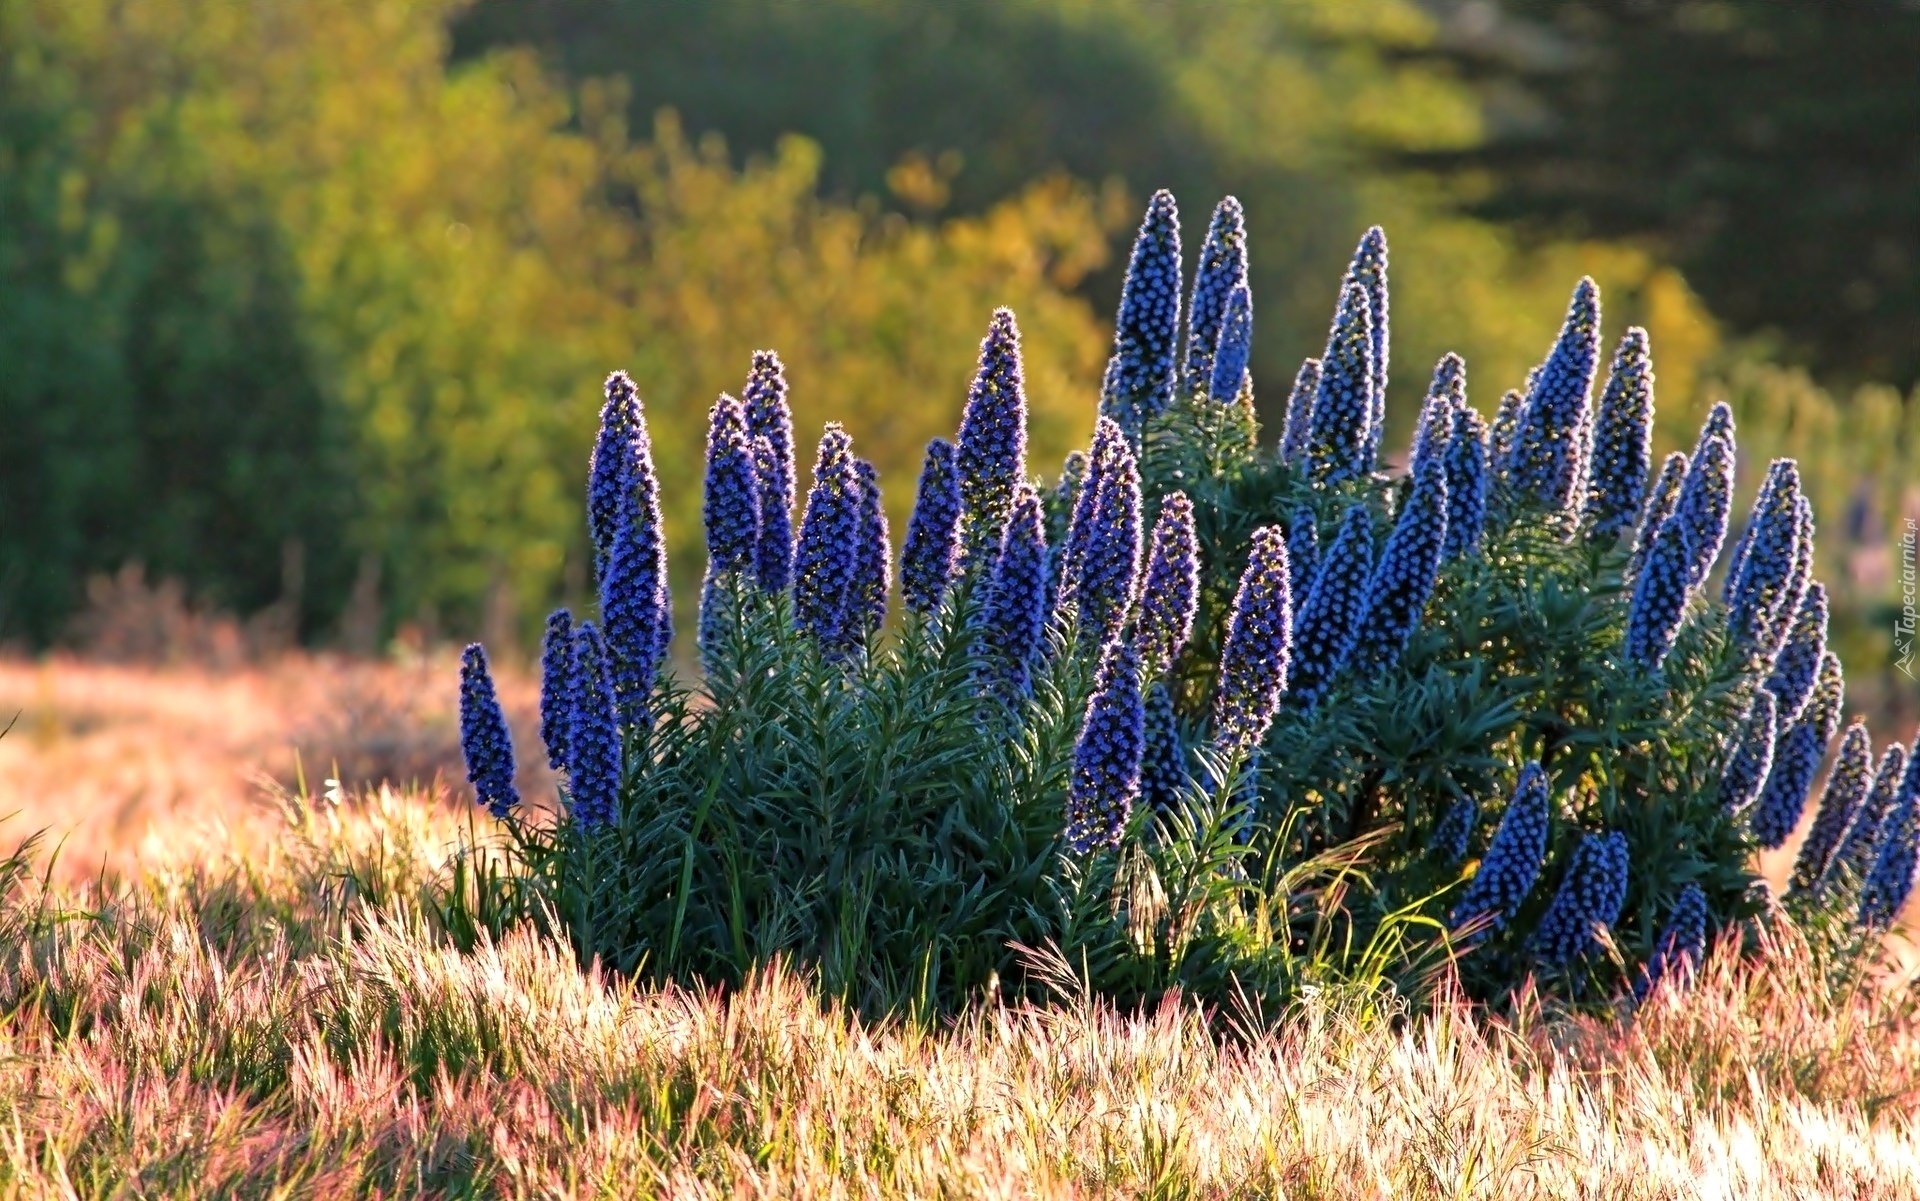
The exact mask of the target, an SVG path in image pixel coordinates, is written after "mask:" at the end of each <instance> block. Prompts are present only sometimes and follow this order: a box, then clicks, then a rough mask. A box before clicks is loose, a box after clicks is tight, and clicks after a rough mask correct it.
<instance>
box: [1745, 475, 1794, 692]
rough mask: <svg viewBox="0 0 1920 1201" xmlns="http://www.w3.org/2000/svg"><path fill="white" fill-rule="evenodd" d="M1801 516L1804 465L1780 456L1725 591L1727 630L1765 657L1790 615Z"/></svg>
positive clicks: (1753, 652)
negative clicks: (1735, 569)
mask: <svg viewBox="0 0 1920 1201" xmlns="http://www.w3.org/2000/svg"><path fill="white" fill-rule="evenodd" d="M1802 517H1803V515H1802V513H1801V508H1800V469H1799V465H1798V464H1796V463H1795V462H1794V461H1793V460H1792V459H1775V460H1774V461H1773V464H1772V466H1771V467H1769V468H1768V470H1767V478H1766V482H1765V483H1763V484H1762V485H1761V486H1760V495H1759V496H1757V497H1756V498H1755V499H1754V502H1753V515H1752V517H1751V518H1749V519H1748V520H1749V525H1750V526H1751V533H1750V534H1749V536H1748V537H1747V539H1746V555H1745V557H1744V558H1742V560H1741V562H1740V569H1739V573H1738V574H1737V575H1736V576H1734V577H1733V578H1732V580H1731V582H1730V583H1729V585H1728V588H1727V593H1726V595H1727V630H1728V633H1729V634H1731V635H1732V637H1733V641H1734V643H1735V645H1737V646H1739V647H1740V648H1742V649H1743V650H1745V651H1746V652H1748V653H1749V654H1750V655H1752V656H1754V657H1756V658H1759V659H1762V660H1763V661H1764V660H1766V659H1767V657H1768V653H1769V650H1770V648H1771V647H1772V646H1773V645H1774V634H1775V632H1776V626H1785V625H1786V623H1787V622H1788V621H1790V620H1791V616H1792V610H1789V609H1787V608H1786V604H1787V601H1788V598H1789V597H1790V596H1792V594H1793V584H1794V579H1793V577H1794V571H1795V565H1796V560H1797V558H1798V556H1799V554H1800V537H1801V521H1802ZM1782 610H1785V613H1784V614H1783V613H1782Z"/></svg>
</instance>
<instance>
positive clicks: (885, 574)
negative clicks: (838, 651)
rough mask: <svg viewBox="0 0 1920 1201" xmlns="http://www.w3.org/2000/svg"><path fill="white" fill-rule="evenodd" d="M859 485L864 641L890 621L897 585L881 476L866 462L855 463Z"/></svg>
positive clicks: (857, 577) (852, 599)
mask: <svg viewBox="0 0 1920 1201" xmlns="http://www.w3.org/2000/svg"><path fill="white" fill-rule="evenodd" d="M853 477H854V482H855V483H856V485H857V486H858V491H857V493H856V494H855V503H856V505H857V506H858V508H859V515H860V522H859V527H858V528H859V539H860V545H859V548H858V552H857V558H856V560H855V563H854V572H853V592H852V594H851V595H849V596H848V598H847V599H848V602H849V603H850V604H851V605H852V617H853V625H854V628H855V629H856V630H858V631H859V634H860V640H861V641H863V642H864V641H866V639H868V638H870V637H872V636H873V635H874V634H875V633H876V632H878V631H879V629H880V627H881V626H883V625H885V624H886V622H887V592H888V590H889V589H890V588H892V586H893V578H892V577H893V541H892V539H891V538H890V537H889V535H888V530H887V511H886V510H885V509H884V508H882V507H881V504H880V500H881V498H880V475H879V473H878V472H876V471H875V470H874V468H873V464H872V463H869V462H867V461H866V460H865V459H855V460H854V461H853Z"/></svg>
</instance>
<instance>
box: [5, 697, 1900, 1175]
mask: <svg viewBox="0 0 1920 1201" xmlns="http://www.w3.org/2000/svg"><path fill="white" fill-rule="evenodd" d="M435 672H437V673H438V674H437V675H436V674H433V673H435ZM416 673H417V674H416ZM448 678H449V676H448V675H447V674H446V673H445V671H444V670H442V669H440V668H438V667H436V666H435V665H433V664H421V665H416V666H411V667H408V666H401V667H395V666H385V667H354V666H350V665H347V664H342V663H333V662H321V661H289V662H288V663H286V664H283V665H281V666H280V667H278V668H271V669H263V670H258V671H253V672H244V673H235V674H232V675H229V676H221V677H215V676H211V675H206V674H203V673H197V672H195V671H193V670H190V669H180V670H170V671H166V672H153V671H140V670H136V669H130V668H109V667H101V666H95V665H87V664H81V663H77V662H72V661H49V662H46V663H41V664H22V663H12V664H8V665H7V666H6V667H5V668H4V670H3V671H0V705H4V706H5V708H7V709H8V710H10V711H11V710H14V709H20V710H22V716H21V718H20V721H19V723H18V725H17V726H16V728H15V730H14V731H13V733H12V734H10V735H9V736H8V737H7V738H5V739H4V740H0V807H3V808H4V809H5V810H8V811H11V810H21V812H20V813H18V814H17V815H16V816H15V817H13V818H12V819H11V820H10V821H8V822H7V823H6V826H5V827H0V833H6V834H8V835H10V840H9V841H7V845H8V846H11V845H12V843H13V842H17V841H18V840H19V839H21V838H23V837H25V836H26V835H27V834H29V833H31V832H32V831H33V830H35V829H38V828H40V827H43V826H45V827H49V828H50V832H49V838H50V839H51V838H54V837H57V836H60V835H65V836H66V839H67V844H66V848H65V849H63V850H62V852H61V856H60V859H59V865H58V866H57V867H56V870H55V871H54V872H53V875H52V878H51V881H50V883H49V884H48V885H47V886H46V887H43V886H42V878H43V877H44V876H45V875H46V869H47V857H46V851H47V849H48V846H49V844H48V843H43V844H42V845H41V846H40V847H39V848H37V849H34V850H33V851H31V853H30V854H28V855H25V856H16V858H15V859H14V860H13V861H12V864H11V867H10V870H9V872H8V875H7V892H6V897H5V901H4V907H3V908H0V1011H4V1013H5V1014H6V1015H7V1017H6V1019H5V1021H4V1022H3V1023H0V1042H3V1043H4V1046H0V1191H3V1192H4V1193H5V1194H6V1195H18V1196H50V1197H53V1196H58V1197H68V1196H81V1197H94V1196H101V1197H107V1196H115V1197H118V1196H128V1197H176V1196H177V1197H201V1196H259V1197H291V1196H300V1197H308V1196H314V1197H333V1196H343V1197H344V1196H355V1197H358V1196H420V1195H432V1196H443V1195H453V1196H467V1195H485V1196H530V1197H537V1196H573V1195H588V1196H608V1197H617V1196H635V1195H639V1196H649V1195H663V1196H714V1197H723V1196H767V1197H776V1196H795V1195H801V1196H852V1197H861V1196H919V1197H973V1196H1006V1197H1033V1196H1039V1197H1052V1196H1058V1197H1097V1196H1127V1197H1132V1196H1152V1197H1187V1196H1195V1197H1239V1196H1245V1197H1267V1196H1287V1197H1535V1196H1537V1197H1554V1198H1560V1197H1607V1198H1614V1197H1695V1196H1705V1197H1782V1198H1786V1197H1793V1198H1800V1197H1829V1196H1831V1197H1858V1198H1890V1197H1902V1196H1916V1195H1920V1118H1916V1116H1915V1115H1916V1114H1920V1019H1917V1018H1916V1012H1915V1010H1916V1006H1915V993H1914V990H1913V989H1912V988H1911V987H1907V986H1903V987H1898V988H1888V987H1885V986H1884V985H1877V986H1875V987H1871V988H1863V989H1861V990H1859V991H1857V992H1855V993H1852V994H1849V995H1846V996H1840V997H1833V996H1830V995H1828V993H1827V991H1826V989H1825V986H1824V985H1823V983H1822V982H1821V981H1819V980H1818V979H1817V978H1816V977H1815V975H1814V974H1813V971H1812V969H1811V967H1810V961H1809V954H1808V952H1807V950H1806V948H1805V947H1804V946H1801V945H1799V944H1798V943H1797V942H1796V940H1795V939H1794V937H1793V935H1792V934H1791V933H1790V932H1789V933H1786V934H1783V935H1781V936H1780V937H1779V939H1777V940H1776V942H1775V943H1773V944H1771V945H1769V946H1766V947H1763V948H1762V949H1761V951H1760V953H1759V955H1758V956H1757V957H1751V956H1750V957H1749V958H1747V959H1745V960H1743V959H1741V958H1740V957H1739V956H1737V955H1736V954H1735V953H1734V948H1731V947H1722V948H1721V949H1720V950H1719V951H1718V952H1717V953H1716V955H1715V956H1714V957H1713V958H1712V959H1711V960H1710V962H1709V964H1708V966H1707V969H1706V971H1705V972H1704V974H1703V978H1702V979H1701V981H1700V982H1699V986H1698V987H1697V988H1696V989H1695V991H1694V992H1693V993H1692V994H1690V995H1689V996H1687V997H1685V998H1684V999H1682V998H1677V997H1662V998H1660V999H1657V1000H1656V1001H1655V1002H1654V1003H1653V1004H1651V1005H1649V1006H1648V1007H1646V1008H1645V1009H1643V1010H1641V1011H1640V1012H1639V1013H1638V1014H1636V1015H1631V1016H1629V1015H1626V1014H1624V1013H1622V1014H1621V1015H1619V1016H1618V1017H1617V1018H1616V1019H1614V1020H1600V1019H1595V1018H1573V1017H1568V1016H1565V1015H1560V1014H1555V1013H1553V1012H1546V1011H1542V1010H1541V1009H1540V1008H1538V1007H1531V1006H1528V1005H1525V1004H1522V1005H1520V1006H1519V1007H1518V1008H1517V1010H1516V1011H1515V1012H1514V1013H1513V1014H1510V1015H1508V1016H1507V1017H1506V1018H1504V1019H1502V1020H1498V1021H1493V1020H1489V1019H1488V1018H1487V1017H1486V1015H1484V1014H1481V1013H1476V1012H1470V1011H1469V1010H1468V1009H1467V1008H1466V1007H1465V1006H1463V1005H1460V1004H1457V1003H1454V1002H1450V1001H1447V1000H1444V999H1443V1000H1441V1001H1438V1002H1435V1003H1433V1004H1432V1005H1430V1006H1428V1005H1423V1006H1418V1007H1411V1008H1410V1007H1407V1006H1404V1005H1400V1004H1396V1003H1393V1002H1391V1001H1387V1002H1383V1001H1382V1000H1381V999H1379V998H1377V997H1353V996H1333V995H1323V996H1316V997H1313V998H1310V999H1309V1000H1307V1001H1305V1002H1303V1003H1302V1004H1301V1005H1300V1006H1299V1007H1298V1008H1297V1009H1296V1010H1295V1011H1293V1012H1289V1013H1285V1014H1267V1015H1256V1014H1245V1013H1231V1012H1228V1013H1219V1012H1216V1013H1205V1014H1203V1013H1201V1012H1198V1011H1196V1010H1195V1009H1194V1008H1192V1007H1190V1006H1189V1007H1183V1006H1181V1005H1180V1004H1178V1003H1168V1004H1166V1005H1164V1006H1163V1007H1161V1008H1160V1009H1158V1010H1157V1011H1154V1012H1150V1013H1143V1014H1123V1013H1115V1012H1112V1011H1110V1010H1108V1009H1104V1008H1102V1007H1100V1006H1098V1005H1093V1004H1089V1003H1086V1002H1084V1001H1079V1000H1076V999H1074V998H1072V997H1064V998H1063V999H1062V1003H1061V1004H1060V1005H1059V1006H1057V1007H1055V1008H1053V1009H1049V1010H1045V1011H1038V1010H1031V1009H1025V1008H999V1007H989V1008H986V1009H983V1010H980V1011H976V1012H974V1013H973V1014H971V1015H969V1016H967V1017H965V1018H963V1019H961V1020H960V1021H959V1022H957V1023H955V1024H952V1025H944V1026H940V1027H937V1028H934V1029H920V1028H915V1027H912V1026H908V1025H904V1024H883V1025H873V1024H868V1023H863V1022H861V1021H859V1020H857V1019H855V1018H852V1017H850V1016H849V1015H847V1014H845V1013H844V1012H840V1011H838V1010H836V1009H834V1008H832V1007H823V1006H822V1005H821V1004H820V1003H819V1002H818V1001H817V1000H815V999H814V997H813V996H812V995H810V993H809V991H808V988H807V986H806V982H805V979H804V976H803V975H802V974H800V973H797V972H794V971H788V970H782V969H779V968H773V969H769V970H768V971H767V972H766V973H765V974H764V975H763V976H762V977H760V978H759V979H758V980H756V981H755V982H754V983H753V985H752V986H751V987H748V988H746V989H743V990H741V991H739V992H738V993H736V994H733V995H729V996H721V995H716V994H709V993H695V992H686V991H680V990H673V989H669V990H648V989H635V988H632V987H628V986H626V985H624V984H621V983H619V982H615V981H609V980H604V979H601V978H599V977H597V976H596V975H595V974H593V973H582V972H580V971H579V970H577V968H576V967H575V965H574V964H573V962H572V960H571V957H570V956H569V955H568V954H567V952H566V951H565V950H564V949H561V948H558V947H556V946H554V945H552V944H549V943H546V942H543V941H541V940H540V939H538V938H536V937H534V936H533V935H532V934H531V933H529V932H525V931H516V932H513V933H511V934H509V935H508V936H507V937H506V938H504V939H503V940H501V941H500V942H499V943H497V944H494V945H482V946H481V947H479V948H478V949H476V950H475V951H473V952H472V953H470V954H463V953H461V952H459V951H458V950H456V949H455V948H453V947H452V946H451V945H449V944H448V943H447V941H446V940H445V939H443V938H441V937H440V936H438V935H437V934H436V933H435V927H434V924H433V922H432V921H431V920H430V918H429V916H426V915H427V914H428V913H429V911H430V910H429V906H430V898H431V895H432V885H433V884H434V883H435V882H437V881H440V880H442V879H443V878H444V875H445V872H446V870H447V860H448V856H449V853H450V851H451V849H452V848H453V847H454V846H455V845H456V843H457V841H458V839H459V838H460V836H461V834H462V833H463V831H464V830H465V829H466V828H467V825H468V822H469V821H470V816H469V811H468V810H467V809H466V808H464V806H462V805H461V804H459V803H458V802H457V801H456V800H454V799H452V798H449V797H447V796H445V795H436V794H434V793H433V792H432V790H430V789H428V790H414V791H406V792H396V791H393V790H380V789H369V790H365V791H359V792H355V791H352V790H349V791H348V792H347V793H346V794H344V795H341V794H336V799H326V798H324V797H321V798H318V799H315V800H313V801H311V802H309V803H304V804H302V803H298V802H295V801H291V800H290V799H289V798H288V797H287V796H286V794H285V793H284V792H283V793H281V794H280V796H279V802H278V803H275V802H274V791H273V789H272V787H271V786H269V785H267V784H265V783H262V782H260V781H261V780H262V779H263V778H264V779H278V780H280V781H282V782H283V784H284V783H286V782H288V781H291V780H292V778H293V770H292V768H293V765H292V758H293V756H292V748H293V747H296V746H297V747H300V748H301V758H302V760H303V761H304V762H306V763H307V764H308V765H309V767H308V771H309V773H310V776H312V775H319V774H324V772H325V770H326V769H324V768H323V769H321V770H320V771H319V772H315V771H314V770H313V768H312V764H313V763H314V761H315V757H316V756H319V757H321V758H320V761H321V762H323V763H324V762H330V760H331V759H332V758H337V759H338V761H339V762H341V764H342V772H343V774H346V775H348V777H349V778H353V777H354V775H355V774H357V773H358V772H359V771H360V770H361V769H358V768H349V767H348V766H347V765H348V764H349V763H351V762H353V756H354V755H356V754H357V755H359V756H361V757H362V758H361V759H360V760H359V762H361V763H364V764H374V761H375V759H376V758H377V757H378V755H385V756H387V757H388V760H389V762H390V763H393V762H400V761H402V760H410V761H411V762H413V763H414V764H416V765H424V770H422V769H421V768H419V767H416V768H413V769H408V770H414V771H416V772H417V773H418V774H422V775H424V776H426V777H429V778H430V777H431V774H432V770H431V769H432V766H433V765H435V764H436V763H438V764H441V765H445V764H448V763H451V762H453V760H452V758H451V756H452V753H453V739H452V732H451V725H450V714H449V712H448V711H446V710H434V709H432V708H431V706H430V705H428V707H426V708H414V709H408V708H406V704H414V705H421V704H427V702H419V701H407V700H406V698H408V697H410V696H420V697H426V698H429V701H433V700H437V699H438V698H441V697H444V696H446V694H447V693H448V692H449V691H450V689H448V688H447V687H446V681H447V679H448ZM423 682H424V683H425V684H426V686H423V687H422V686H417V685H421V684H422V683H423ZM378 698H386V699H384V700H379V699H378ZM449 699H450V698H449ZM508 699H509V704H510V706H512V705H515V704H520V703H524V700H525V698H524V697H517V696H516V695H514V694H513V693H512V690H511V689H510V690H509V698H508ZM403 701H404V702H405V703H404V704H403ZM8 716H11V712H9V713H8ZM516 724H517V725H518V726H519V727H520V728H525V723H523V722H522V723H516ZM329 748H331V749H329ZM436 748H438V749H436ZM436 756H439V757H440V758H439V759H437V760H436V758H435V757H436ZM522 758H523V761H524V760H526V759H530V758H531V756H522ZM366 770H378V771H381V772H384V771H389V770H401V769H398V768H392V767H390V766H377V765H376V766H375V767H373V768H368V769H366ZM263 773H264V776H263ZM314 788H315V791H316V792H317V791H319V789H320V786H319V784H318V783H317V782H315V783H314ZM103 865H104V867H103Z"/></svg>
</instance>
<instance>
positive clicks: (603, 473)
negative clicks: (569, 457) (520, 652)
mask: <svg viewBox="0 0 1920 1201" xmlns="http://www.w3.org/2000/svg"><path fill="white" fill-rule="evenodd" d="M596 511H599V512H601V513H602V516H601V518H600V519H599V520H601V521H602V522H604V523H606V524H603V525H602V526H601V527H600V529H601V530H604V531H606V532H607V533H608V540H607V543H606V544H605V546H604V547H603V548H601V549H602V551H603V557H602V558H601V559H600V619H601V622H602V623H603V624H604V626H605V639H606V644H607V655H608V677H609V682H610V685H611V687H612V689H613V696H614V703H615V705H616V706H617V707H618V710H619V713H620V720H621V721H622V722H623V723H624V724H626V725H629V726H635V727H641V726H645V725H647V724H649V722H650V721H651V716H650V713H649V710H648V697H649V696H650V695H651V694H652V692H653V685H654V680H655V678H656V677H657V676H658V674H659V671H660V664H661V663H662V661H664V660H665V659H666V656H667V646H668V644H669V643H670V642H671V641H672V639H673V595H672V593H671V592H669V591H668V589H667V548H666V539H665V532H664V529H663V526H662V522H661V517H660V480H659V477H658V475H656V474H655V472H654V467H653V443H652V440H651V439H650V438H649V437H648V435H647V421H646V413H645V411H644V410H643V409H642V407H641V405H640V398H639V395H638V394H637V393H636V392H634V390H633V385H632V383H631V382H630V381H628V380H627V377H626V375H625V374H624V373H622V372H615V373H614V374H613V375H612V376H610V377H608V380H607V403H606V406H605V407H604V408H603V409H602V410H601V418H600V436H599V440H598V442H597V443H596V444H595V447H594V455H593V463H592V465H591V467H590V468H589V471H588V494H587V514H588V520H589V524H590V525H592V524H593V522H594V521H595V518H594V514H595V512H596ZM595 536H596V538H597V537H598V536H599V535H598V533H596V534H595Z"/></svg>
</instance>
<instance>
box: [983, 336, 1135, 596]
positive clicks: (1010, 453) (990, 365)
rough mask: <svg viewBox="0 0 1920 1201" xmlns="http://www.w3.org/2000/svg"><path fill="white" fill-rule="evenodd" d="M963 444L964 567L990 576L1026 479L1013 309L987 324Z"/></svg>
mask: <svg viewBox="0 0 1920 1201" xmlns="http://www.w3.org/2000/svg"><path fill="white" fill-rule="evenodd" d="M1169 353H1171V352H1169ZM959 441H960V447H959V453H958V454H956V455H955V456H954V466H955V469H956V470H957V471H958V472H959V475H960V512H961V539H962V541H961V565H962V568H963V569H964V570H967V571H972V570H974V568H975V567H976V566H978V567H979V568H980V569H981V570H985V569H986V568H988V567H991V566H992V564H993V556H994V555H996V554H998V553H999V550H1000V539H1001V538H1002V537H1003V536H1005V534H1006V529H1007V518H1008V517H1010V516H1012V514H1013V490H1014V488H1015V487H1016V486H1017V485H1019V484H1020V483H1021V482H1022V481H1023V480H1025V479H1026V477H1027V386H1026V376H1025V372H1024V370H1023V368H1022V367H1021V365H1020V327H1019V326H1018V325H1017V324H1015V322H1014V319H1013V310H1012V309H995V310H994V311H993V318H992V319H991V320H990V321H988V323H987V336H986V337H985V338H983V339H981V342H980V367H979V370H978V371H976V372H975V373H974V377H973V386H972V388H970V389H969V390H968V392H967V407H966V409H965V411H964V412H963V413H962V414H961V415H960V434H959Z"/></svg>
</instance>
